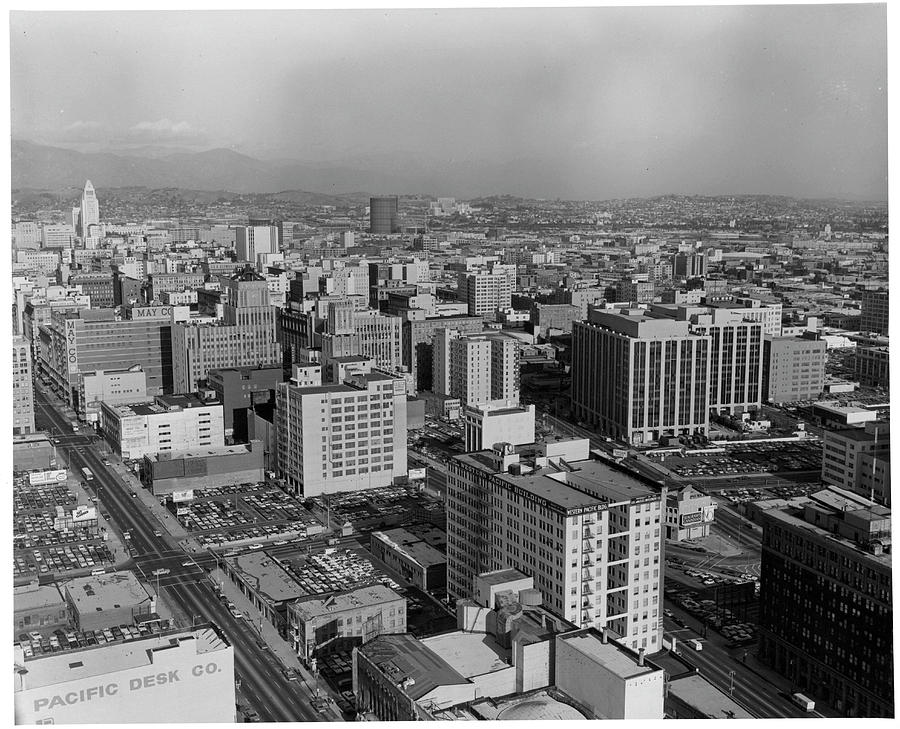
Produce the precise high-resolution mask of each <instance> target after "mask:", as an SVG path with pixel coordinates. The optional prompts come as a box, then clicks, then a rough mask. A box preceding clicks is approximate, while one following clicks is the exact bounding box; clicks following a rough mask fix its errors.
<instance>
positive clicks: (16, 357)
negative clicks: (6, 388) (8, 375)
mask: <svg viewBox="0 0 900 729" xmlns="http://www.w3.org/2000/svg"><path fill="white" fill-rule="evenodd" d="M12 350H13V351H12V358H13V361H12V380H13V382H12V385H13V397H12V406H13V435H24V434H25V433H33V432H34V383H33V381H32V379H31V344H30V343H29V341H28V340H27V339H25V337H23V336H16V337H13V347H12Z"/></svg>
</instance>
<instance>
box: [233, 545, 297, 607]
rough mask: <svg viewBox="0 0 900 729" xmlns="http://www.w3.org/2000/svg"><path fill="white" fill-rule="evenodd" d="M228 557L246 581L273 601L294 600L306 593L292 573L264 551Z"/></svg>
mask: <svg viewBox="0 0 900 729" xmlns="http://www.w3.org/2000/svg"><path fill="white" fill-rule="evenodd" d="M226 559H227V560H228V562H229V563H230V564H231V567H232V569H234V570H235V571H236V572H238V573H239V574H240V575H241V577H242V578H243V580H244V582H246V583H247V584H248V585H250V587H252V588H253V589H254V590H256V591H257V592H258V593H260V594H261V595H262V596H264V597H267V598H269V599H270V600H271V601H272V602H275V603H278V602H283V601H285V600H294V599H296V598H298V597H303V595H304V594H305V593H304V592H303V589H302V588H301V587H300V585H298V584H297V581H296V580H295V579H294V578H293V577H292V576H291V574H290V573H289V572H288V571H287V570H285V569H284V567H282V566H281V565H280V564H278V562H276V561H275V560H274V559H272V557H270V556H269V555H268V554H266V553H265V552H263V551H260V552H251V553H248V554H239V555H237V556H236V557H227V558H226Z"/></svg>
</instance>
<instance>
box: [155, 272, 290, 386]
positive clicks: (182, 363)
mask: <svg viewBox="0 0 900 729" xmlns="http://www.w3.org/2000/svg"><path fill="white" fill-rule="evenodd" d="M223 293H224V294H225V299H226V303H225V304H224V305H223V313H224V316H223V319H222V322H221V323H219V322H216V323H213V324H191V323H176V324H173V325H172V372H173V375H172V376H173V381H174V387H175V391H176V392H190V391H191V390H193V389H195V388H197V387H199V386H200V385H201V384H202V383H204V382H205V381H206V379H207V377H208V376H209V372H210V371H211V370H214V369H221V368H223V367H260V366H264V365H280V364H281V345H280V344H279V343H278V340H277V334H276V332H275V307H273V306H271V305H270V304H269V290H268V284H267V283H266V280H265V278H263V277H262V276H259V275H258V274H256V273H254V272H252V271H249V270H246V269H245V270H244V271H242V272H240V273H237V274H235V275H234V276H232V277H230V278H228V279H226V280H225V282H224V286H223Z"/></svg>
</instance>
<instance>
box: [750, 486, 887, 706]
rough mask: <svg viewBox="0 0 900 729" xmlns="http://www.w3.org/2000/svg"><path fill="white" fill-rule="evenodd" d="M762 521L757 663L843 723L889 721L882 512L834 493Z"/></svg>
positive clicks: (820, 494)
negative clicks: (871, 719) (826, 705)
mask: <svg viewBox="0 0 900 729" xmlns="http://www.w3.org/2000/svg"><path fill="white" fill-rule="evenodd" d="M811 499H812V503H811V504H807V505H806V506H805V507H804V508H803V509H794V510H786V511H780V510H777V509H772V510H769V511H768V512H765V513H764V514H763V516H762V519H763V541H762V569H761V578H760V584H761V586H762V591H761V593H760V621H759V627H760V643H759V658H760V660H762V661H763V662H764V663H766V664H768V665H769V666H771V667H772V668H774V669H775V670H776V671H778V672H779V673H780V674H782V675H783V676H786V677H787V678H789V679H790V681H791V683H792V685H793V687H794V690H796V691H802V692H803V693H804V694H806V695H809V696H810V698H813V699H816V698H822V699H824V700H825V701H827V702H828V703H829V704H831V705H832V706H833V707H834V708H835V709H837V710H838V711H840V712H841V714H843V715H844V716H847V717H893V716H894V702H893V698H894V687H893V650H892V625H891V622H892V621H891V614H892V606H891V558H890V553H889V552H890V539H891V537H890V525H891V516H890V511H889V510H888V509H886V508H885V507H883V506H878V505H876V504H874V503H872V502H870V501H868V500H867V499H864V498H862V497H859V496H856V495H854V494H851V493H850V492H848V491H844V490H842V489H837V488H834V487H832V488H830V489H827V490H825V491H820V492H818V493H816V494H813V495H812V496H811Z"/></svg>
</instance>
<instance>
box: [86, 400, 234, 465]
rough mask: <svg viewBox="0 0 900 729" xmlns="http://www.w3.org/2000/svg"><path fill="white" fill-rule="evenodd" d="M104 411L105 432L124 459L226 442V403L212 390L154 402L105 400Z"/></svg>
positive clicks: (102, 416)
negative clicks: (224, 421)
mask: <svg viewBox="0 0 900 729" xmlns="http://www.w3.org/2000/svg"><path fill="white" fill-rule="evenodd" d="M100 413H101V415H100V425H101V428H102V430H103V435H104V436H105V438H106V440H107V442H108V443H109V444H110V446H111V447H112V448H113V450H115V451H116V453H119V454H120V455H121V456H122V457H123V458H141V457H143V456H145V455H148V454H151V453H162V452H165V451H176V450H184V449H186V448H190V449H194V448H202V447H204V446H221V445H224V443H225V429H224V423H223V417H222V404H221V403H220V402H219V401H218V400H215V399H213V398H212V397H210V396H209V394H208V392H207V394H204V395H199V394H188V395H159V396H157V397H155V398H154V399H153V402H150V403H147V402H138V403H122V404H119V405H108V404H107V403H103V405H102V406H101V410H100Z"/></svg>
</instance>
